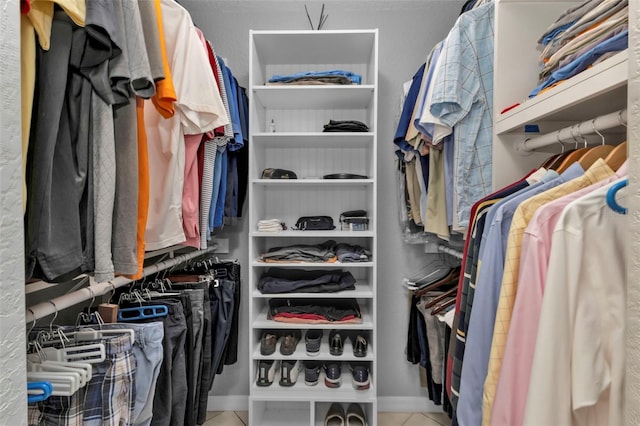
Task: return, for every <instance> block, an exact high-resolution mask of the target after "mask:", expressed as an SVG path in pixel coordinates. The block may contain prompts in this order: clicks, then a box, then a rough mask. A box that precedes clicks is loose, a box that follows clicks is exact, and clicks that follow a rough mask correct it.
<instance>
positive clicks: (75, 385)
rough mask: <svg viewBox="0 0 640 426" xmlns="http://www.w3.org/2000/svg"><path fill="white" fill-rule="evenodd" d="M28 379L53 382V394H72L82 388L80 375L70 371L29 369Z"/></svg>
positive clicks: (30, 380)
mask: <svg viewBox="0 0 640 426" xmlns="http://www.w3.org/2000/svg"><path fill="white" fill-rule="evenodd" d="M27 381H29V382H38V381H40V382H41V381H46V382H49V383H50V384H51V387H52V391H51V395H52V396H71V395H73V394H74V393H76V392H78V390H79V389H80V375H79V374H78V375H74V374H70V373H52V372H49V371H46V372H40V371H28V372H27Z"/></svg>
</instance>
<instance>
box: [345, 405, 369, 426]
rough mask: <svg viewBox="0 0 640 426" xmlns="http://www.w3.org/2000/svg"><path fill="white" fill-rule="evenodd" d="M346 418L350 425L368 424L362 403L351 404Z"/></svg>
mask: <svg viewBox="0 0 640 426" xmlns="http://www.w3.org/2000/svg"><path fill="white" fill-rule="evenodd" d="M345 420H346V425H348V426H367V417H366V416H365V414H364V410H363V409H362V407H361V406H360V404H353V403H352V404H349V406H348V407H347V417H346V419H345Z"/></svg>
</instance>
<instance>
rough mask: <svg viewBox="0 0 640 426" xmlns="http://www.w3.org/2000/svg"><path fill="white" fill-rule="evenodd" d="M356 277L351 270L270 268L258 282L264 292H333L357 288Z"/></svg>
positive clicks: (259, 288)
mask: <svg viewBox="0 0 640 426" xmlns="http://www.w3.org/2000/svg"><path fill="white" fill-rule="evenodd" d="M355 283H356V279H355V278H354V277H353V275H352V274H351V272H349V271H346V272H345V271H342V270H340V269H338V270H329V271H327V270H320V271H300V270H297V269H296V270H294V269H282V268H270V269H269V270H268V271H267V272H266V273H265V274H264V275H263V276H261V277H260V281H259V282H258V290H260V291H261V292H262V293H263V294H274V293H296V292H303V293H333V292H336V291H343V290H355V289H356V286H355Z"/></svg>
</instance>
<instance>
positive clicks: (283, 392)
mask: <svg viewBox="0 0 640 426" xmlns="http://www.w3.org/2000/svg"><path fill="white" fill-rule="evenodd" d="M341 377H342V385H341V386H340V387H339V388H329V387H327V386H325V384H324V372H321V373H320V382H319V383H318V384H317V385H315V386H307V385H306V384H305V383H304V371H301V372H300V374H299V376H298V381H297V382H296V384H295V385H293V386H291V387H285V386H280V385H279V381H280V372H279V371H276V375H275V378H274V379H273V383H272V384H271V386H265V387H262V386H257V385H256V384H255V381H254V383H253V385H252V389H251V396H252V397H253V398H254V399H259V400H262V401H308V400H314V401H317V402H324V401H343V402H370V401H373V400H375V396H376V389H375V387H374V381H373V377H372V375H371V374H370V375H369V378H370V380H371V384H370V387H369V389H366V390H355V389H354V388H353V386H352V384H351V372H350V371H349V367H348V365H347V364H343V365H342V374H341Z"/></svg>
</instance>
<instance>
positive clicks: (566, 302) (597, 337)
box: [523, 184, 631, 426]
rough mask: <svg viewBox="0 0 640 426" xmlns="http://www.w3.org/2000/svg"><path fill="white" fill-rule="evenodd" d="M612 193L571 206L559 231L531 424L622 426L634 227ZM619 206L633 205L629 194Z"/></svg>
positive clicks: (529, 409) (535, 367)
mask: <svg viewBox="0 0 640 426" xmlns="http://www.w3.org/2000/svg"><path fill="white" fill-rule="evenodd" d="M611 186H612V185H611V184H610V185H607V186H604V187H602V188H599V189H596V190H595V191H593V192H592V193H590V194H589V195H586V196H584V197H582V198H580V199H578V200H576V201H573V202H572V203H570V204H569V205H568V206H567V207H565V209H564V210H563V212H562V213H561V215H560V218H559V219H558V223H557V224H556V227H555V229H554V231H553V237H552V240H551V252H550V255H549V259H550V260H549V266H548V271H547V277H546V282H545V288H544V295H543V299H542V308H541V311H540V321H539V324H538V335H537V338H536V345H535V352H534V356H533V364H532V367H531V379H530V383H529V391H528V395H527V403H526V408H525V414H524V422H523V424H525V425H536V426H537V425H541V424H553V425H588V426H591V425H593V426H595V425H621V424H623V423H624V422H623V417H624V416H623V414H624V411H623V402H624V386H623V385H624V375H625V365H624V364H625V363H624V358H625V352H624V350H622V348H624V345H625V327H624V324H625V312H626V294H627V259H629V256H628V249H627V247H628V244H627V243H626V242H627V240H628V234H629V227H628V218H627V217H626V216H625V215H621V214H618V213H616V212H614V211H613V210H611V208H610V207H609V206H608V205H607V202H606V196H607V192H608V191H609V189H610V187H611ZM616 199H617V200H618V202H619V203H620V204H622V205H629V203H630V202H631V195H630V192H629V191H628V188H623V189H621V190H620V191H618V193H617V195H616Z"/></svg>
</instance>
